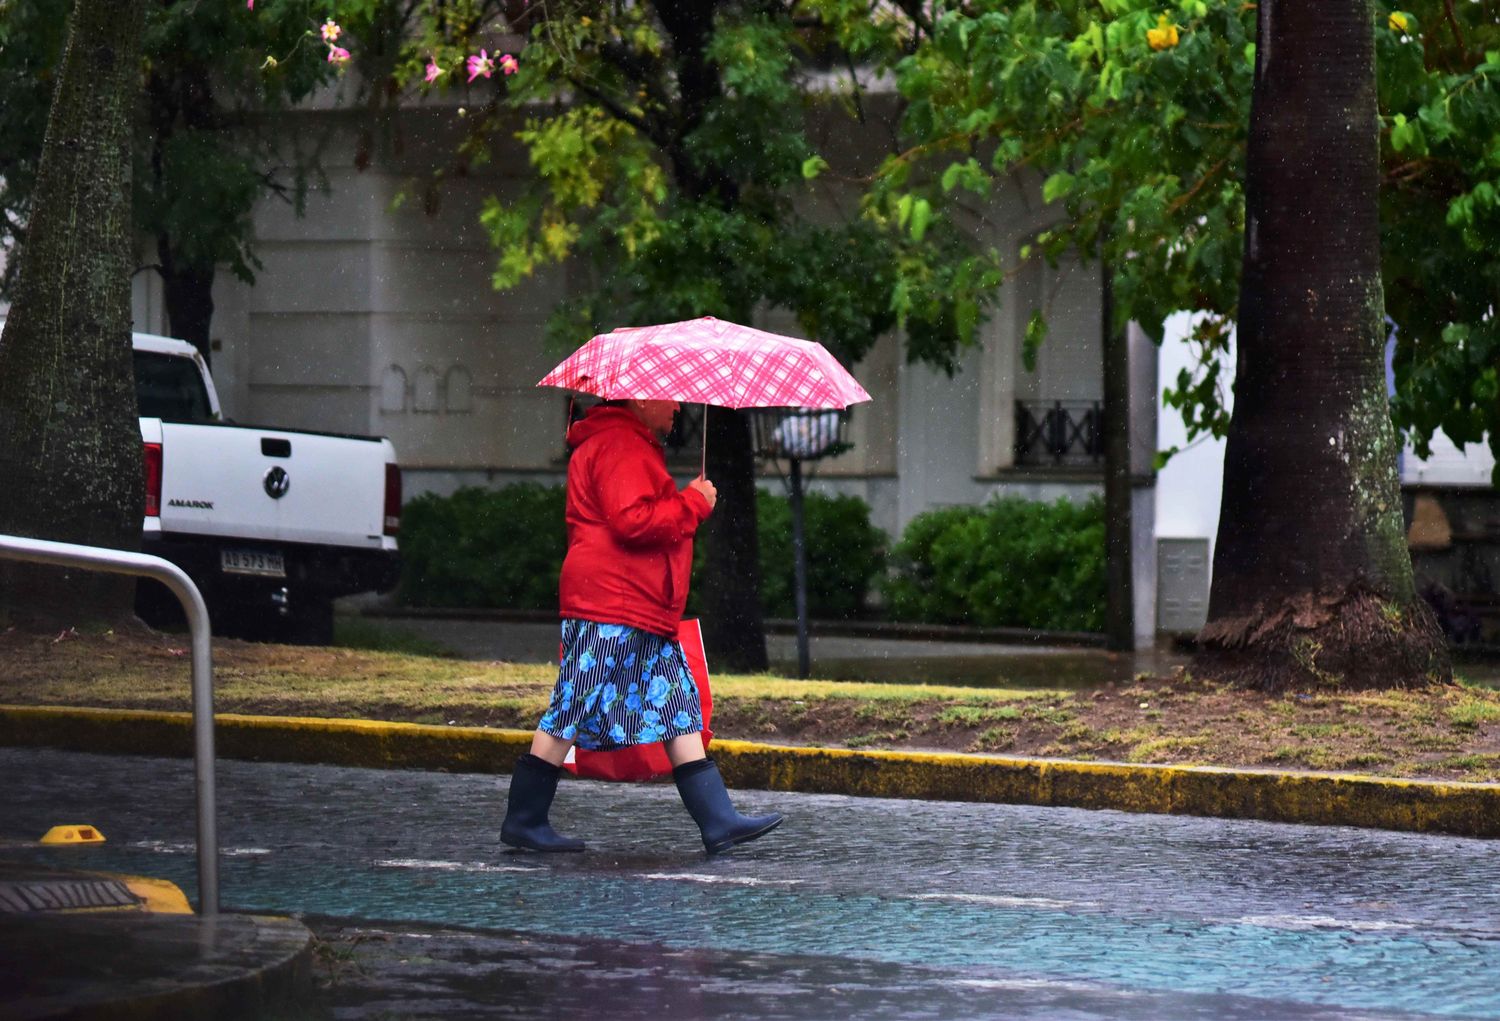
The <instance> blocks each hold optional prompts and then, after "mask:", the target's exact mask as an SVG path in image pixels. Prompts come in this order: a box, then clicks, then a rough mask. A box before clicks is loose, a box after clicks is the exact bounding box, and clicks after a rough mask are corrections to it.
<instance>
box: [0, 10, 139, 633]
mask: <svg viewBox="0 0 1500 1021" xmlns="http://www.w3.org/2000/svg"><path fill="white" fill-rule="evenodd" d="M144 11H145V3H144V0H78V2H77V4H76V5H75V7H74V9H73V12H72V15H71V17H70V21H69V29H68V43H67V46H66V49H65V51H64V53H63V58H62V64H61V70H60V73H59V77H58V84H57V91H56V93H55V95H54V97H53V100H52V108H51V111H50V114H49V116H48V121H47V132H46V137H45V141H44V143H43V152H42V159H41V164H40V167H39V170H38V176H37V188H36V195H35V203H34V205H33V207H32V215H31V221H30V223H29V225H28V229H27V234H26V241H25V244H24V246H22V248H21V249H20V251H19V253H18V257H19V259H20V269H19V273H18V279H17V284H16V290H15V302H14V304H13V305H12V306H11V310H10V315H9V321H8V323H7V325H6V329H5V334H4V336H3V337H0V436H3V437H4V438H5V442H4V443H0V478H4V479H5V480H6V491H7V497H6V498H5V499H3V500H0V533H8V534H18V535H23V536H30V537H36V538H45V539H54V540H61V541H64V542H76V543H83V544H88V545H98V546H110V547H115V548H118V549H138V548H139V547H140V538H141V514H142V510H143V507H142V503H143V499H144V497H143V492H142V485H141V473H142V468H141V439H140V432H139V429H138V427H137V425H136V405H135V392H134V391H135V388H134V382H133V373H132V368H131V350H130V274H131V269H132V267H133V264H134V260H133V258H132V253H131V214H130V147H131V113H132V108H133V105H134V101H135V97H136V94H137V91H138V89H139V85H140V71H141V56H140V52H141V51H140V44H141V31H142V24H143V15H144ZM132 591H133V584H132V583H131V581H130V580H129V579H124V578H121V577H119V576H113V575H102V574H98V573H96V572H87V571H67V572H63V571H58V570H55V569H51V568H41V567H32V566H24V565H18V564H14V563H4V564H0V617H4V618H6V619H8V620H10V621H12V622H16V623H25V624H39V625H45V626H50V625H51V624H53V623H57V622H62V623H70V624H72V623H87V622H89V621H94V620H102V621H113V620H124V619H126V618H128V617H129V616H130V604H131V593H132Z"/></svg>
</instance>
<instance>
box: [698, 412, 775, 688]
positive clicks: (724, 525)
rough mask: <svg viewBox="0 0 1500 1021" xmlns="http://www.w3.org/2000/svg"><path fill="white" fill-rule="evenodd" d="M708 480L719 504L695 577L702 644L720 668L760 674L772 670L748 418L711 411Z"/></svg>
mask: <svg viewBox="0 0 1500 1021" xmlns="http://www.w3.org/2000/svg"><path fill="white" fill-rule="evenodd" d="M708 477H709V478H710V479H712V480H713V481H714V483H715V485H717V486H718V489H719V501H718V504H717V505H716V506H715V507H714V512H713V514H712V515H710V516H709V519H708V522H707V524H706V526H705V529H704V534H703V539H704V543H705V548H704V571H703V575H702V576H701V577H699V578H697V579H695V585H696V586H697V589H698V594H699V600H700V602H701V603H702V606H703V632H704V634H703V641H704V645H705V646H706V648H707V649H708V650H709V653H710V655H711V656H712V657H713V660H714V662H715V663H716V664H718V668H719V669H724V670H734V671H741V672H751V673H754V672H759V671H762V670H765V669H766V668H767V666H768V661H767V657H766V633H765V621H764V618H763V617H762V615H761V609H760V565H759V557H758V551H759V549H760V535H759V531H758V529H757V526H756V518H755V451H754V449H753V447H752V446H751V441H750V427H749V424H748V423H747V422H746V420H745V416H744V415H742V414H740V413H739V412H737V411H729V410H727V409H725V408H710V409H709V412H708Z"/></svg>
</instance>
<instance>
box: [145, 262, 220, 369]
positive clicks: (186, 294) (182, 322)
mask: <svg viewBox="0 0 1500 1021" xmlns="http://www.w3.org/2000/svg"><path fill="white" fill-rule="evenodd" d="M156 252H157V258H158V260H159V262H160V267H161V268H160V270H159V272H160V273H161V281H162V304H163V305H164V306H165V307H166V310H167V329H168V331H169V332H170V333H171V335H172V336H174V337H176V338H177V339H178V340H185V341H187V342H188V343H190V344H192V345H193V346H194V347H196V348H197V349H198V353H199V354H201V355H203V359H204V361H206V362H208V363H210V364H212V362H213V357H212V355H213V352H212V351H211V350H210V348H211V344H210V343H209V332H210V330H209V328H210V327H211V326H212V325H213V318H214V267H212V266H208V267H201V268H200V267H194V266H189V265H187V264H186V263H185V262H184V261H183V260H182V259H180V258H179V257H178V256H177V253H176V251H175V250H174V249H173V246H172V239H171V237H170V236H169V235H167V234H161V235H159V236H158V237H157V239H156Z"/></svg>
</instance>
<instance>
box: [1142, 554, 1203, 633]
mask: <svg viewBox="0 0 1500 1021" xmlns="http://www.w3.org/2000/svg"><path fill="white" fill-rule="evenodd" d="M1211 567H1212V564H1211V563H1210V562H1209V559H1208V540H1207V539H1157V540H1156V627H1157V630H1158V631H1163V632H1166V633H1167V634H1173V635H1180V634H1193V633H1195V632H1196V631H1197V630H1198V629H1199V628H1201V627H1203V624H1204V622H1205V621H1207V620H1208V583H1209V577H1210V569H1211Z"/></svg>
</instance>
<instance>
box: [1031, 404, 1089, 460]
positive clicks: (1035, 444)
mask: <svg viewBox="0 0 1500 1021" xmlns="http://www.w3.org/2000/svg"><path fill="white" fill-rule="evenodd" d="M1103 459H1104V405H1103V404H1102V403H1101V402H1099V401H1034V402H1028V401H1017V402H1016V464H1017V465H1018V466H1030V467H1038V466H1052V467H1078V466H1082V465H1095V464H1099V463H1101V462H1102V461H1103Z"/></svg>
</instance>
